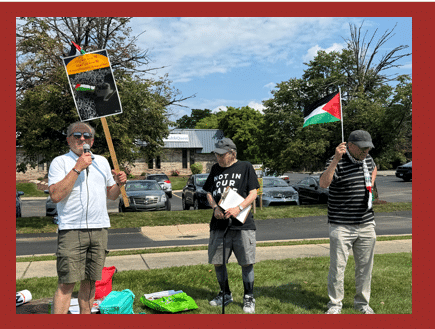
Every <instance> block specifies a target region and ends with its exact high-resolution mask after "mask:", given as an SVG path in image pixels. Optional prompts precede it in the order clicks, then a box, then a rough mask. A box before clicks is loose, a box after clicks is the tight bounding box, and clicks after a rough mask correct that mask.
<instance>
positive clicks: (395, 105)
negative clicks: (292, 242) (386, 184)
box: [261, 25, 412, 172]
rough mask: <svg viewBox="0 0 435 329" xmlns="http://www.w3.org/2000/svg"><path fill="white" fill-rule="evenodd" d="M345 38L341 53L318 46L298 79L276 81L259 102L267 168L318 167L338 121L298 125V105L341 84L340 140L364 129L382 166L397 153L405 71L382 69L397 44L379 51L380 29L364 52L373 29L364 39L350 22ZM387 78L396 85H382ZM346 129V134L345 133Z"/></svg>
mask: <svg viewBox="0 0 435 329" xmlns="http://www.w3.org/2000/svg"><path fill="white" fill-rule="evenodd" d="M350 29H351V39H349V40H347V48H345V49H343V51H341V52H330V53H326V52H324V51H319V52H318V54H317V56H316V57H315V58H314V59H313V60H312V61H310V62H309V63H304V64H305V65H307V66H308V67H307V69H306V70H305V71H304V74H303V76H302V78H301V79H297V78H292V79H290V80H289V81H286V82H282V83H279V84H277V89H276V90H275V91H273V98H271V99H269V100H266V101H265V102H264V105H265V106H266V109H265V110H264V113H265V117H264V125H263V127H262V130H263V132H264V134H263V140H262V142H261V145H262V150H263V153H264V154H265V155H266V160H265V164H266V166H267V167H269V168H270V169H272V170H273V171H277V172H283V171H287V170H297V169H306V170H311V171H313V170H321V169H323V166H324V163H325V161H326V159H327V158H328V157H329V156H331V155H332V154H334V149H335V147H336V146H337V145H338V144H339V143H340V142H341V140H342V133H341V126H340V124H341V123H340V122H334V123H328V124H320V125H319V124H318V125H312V126H307V127H305V128H303V129H302V125H303V109H304V108H305V107H306V106H307V105H309V104H311V103H313V102H315V101H316V100H319V99H321V98H322V97H324V96H325V95H327V94H329V93H332V92H336V91H338V87H339V86H340V87H341V92H342V105H343V124H344V132H345V136H344V139H345V140H346V139H347V135H348V134H349V133H350V132H351V131H352V130H355V129H366V130H369V131H370V133H371V135H372V138H373V140H374V144H375V146H376V148H375V149H374V150H372V152H371V154H372V155H373V156H374V157H375V161H377V163H378V164H381V165H382V166H384V167H385V166H387V167H388V165H389V163H391V162H392V161H395V159H397V158H398V157H400V151H399V150H398V148H397V146H398V145H404V144H406V141H407V140H408V138H409V137H410V136H411V118H412V93H411V90H412V82H411V80H410V77H408V76H398V77H395V78H394V79H393V78H392V77H390V76H388V75H386V74H385V73H384V72H385V71H386V70H387V69H389V68H391V67H395V66H398V64H397V61H398V60H399V59H400V58H403V57H405V56H409V55H410V54H398V52H400V51H402V50H404V49H405V48H407V46H399V47H395V48H393V50H391V51H389V52H388V53H387V54H385V55H383V56H381V58H380V60H379V62H378V63H377V64H375V60H376V59H377V57H376V55H377V54H378V53H379V50H380V48H381V46H383V45H384V44H385V42H386V41H388V40H389V38H390V37H391V36H392V35H391V33H392V31H393V30H394V29H393V30H392V31H387V32H385V33H384V34H383V35H382V37H381V38H380V39H379V40H378V42H377V43H375V46H374V48H373V51H372V53H371V54H370V56H369V55H368V49H369V47H371V45H372V43H373V41H374V37H375V34H376V32H375V33H374V34H373V36H372V37H371V39H370V41H369V42H368V43H366V42H365V37H364V38H363V39H361V28H360V29H356V27H355V26H352V25H350ZM392 80H394V81H397V82H398V85H397V86H396V87H392V86H391V85H389V84H387V83H388V82H391V81H392ZM346 134H347V135H346Z"/></svg>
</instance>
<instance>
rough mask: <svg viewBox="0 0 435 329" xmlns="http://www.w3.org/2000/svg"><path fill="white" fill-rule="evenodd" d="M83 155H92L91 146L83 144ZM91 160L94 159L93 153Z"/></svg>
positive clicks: (87, 168) (87, 172)
mask: <svg viewBox="0 0 435 329" xmlns="http://www.w3.org/2000/svg"><path fill="white" fill-rule="evenodd" d="M83 153H91V147H90V146H89V144H86V143H85V144H83ZM91 159H94V156H93V154H92V153H91ZM86 174H87V175H89V166H88V167H86Z"/></svg>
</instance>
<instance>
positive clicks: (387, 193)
mask: <svg viewBox="0 0 435 329" xmlns="http://www.w3.org/2000/svg"><path fill="white" fill-rule="evenodd" d="M287 175H288V176H289V178H290V184H295V183H297V182H298V181H300V180H301V179H302V178H304V177H306V176H307V175H306V174H299V173H288V174H287ZM376 187H377V188H378V192H379V198H380V199H381V200H384V201H387V202H411V201H412V181H411V182H404V181H403V180H402V179H399V178H396V177H395V176H391V175H390V176H382V175H381V174H380V175H378V177H377V178H376ZM170 200H171V205H172V210H173V211H179V210H182V207H181V192H175V193H173V196H172V198H171V199H170ZM118 203H119V201H118V200H116V201H110V200H108V201H107V209H108V211H109V212H118ZM190 211H193V210H190ZM22 216H23V217H32V216H45V200H44V199H39V200H25V199H24V200H23V210H22Z"/></svg>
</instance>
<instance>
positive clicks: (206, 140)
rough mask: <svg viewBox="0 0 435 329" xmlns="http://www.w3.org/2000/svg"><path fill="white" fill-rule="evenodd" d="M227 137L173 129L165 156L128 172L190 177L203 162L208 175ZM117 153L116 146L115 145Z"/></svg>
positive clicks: (32, 173) (31, 172)
mask: <svg viewBox="0 0 435 329" xmlns="http://www.w3.org/2000/svg"><path fill="white" fill-rule="evenodd" d="M223 137H224V134H223V132H222V131H221V130H218V129H174V130H172V131H171V132H170V134H169V136H168V137H167V138H166V139H164V143H165V145H164V148H163V153H162V154H161V155H160V156H158V157H157V158H155V159H138V160H136V162H135V163H134V166H131V167H130V168H129V169H130V170H131V171H130V173H131V174H132V175H134V176H138V175H141V174H142V173H148V174H151V173H161V172H164V173H165V174H167V175H170V174H172V172H173V171H174V170H177V171H178V172H179V174H180V175H190V174H191V171H190V165H192V164H193V163H201V164H202V167H203V172H204V173H206V172H209V171H210V168H211V166H212V165H213V164H214V163H215V162H216V157H215V156H214V154H213V153H212V151H213V149H214V148H215V143H216V142H217V140H219V139H222V138H223ZM114 147H115V150H116V145H114ZM21 156H22V155H21V153H20V150H19V148H17V156H16V158H17V164H18V163H19V162H20V159H21V158H20V157H21ZM48 168H49V164H47V163H44V164H41V165H38V166H37V167H36V168H35V169H32V168H29V169H28V170H27V172H26V173H25V174H23V173H16V179H17V180H31V179H38V178H41V177H45V175H46V174H47V173H48Z"/></svg>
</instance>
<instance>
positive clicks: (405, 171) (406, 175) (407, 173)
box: [396, 161, 412, 182]
mask: <svg viewBox="0 0 435 329" xmlns="http://www.w3.org/2000/svg"><path fill="white" fill-rule="evenodd" d="M396 177H399V178H402V179H403V180H404V181H405V182H409V181H410V180H411V179H412V161H411V162H408V163H405V164H404V165H401V166H399V167H397V168H396Z"/></svg>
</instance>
